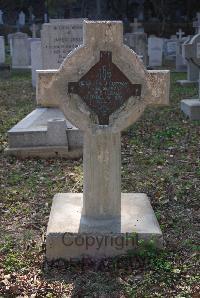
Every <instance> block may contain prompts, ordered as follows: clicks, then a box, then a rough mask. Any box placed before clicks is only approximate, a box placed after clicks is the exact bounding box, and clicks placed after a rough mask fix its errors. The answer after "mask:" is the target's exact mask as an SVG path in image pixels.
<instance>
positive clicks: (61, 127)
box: [6, 108, 83, 158]
mask: <svg viewBox="0 0 200 298" xmlns="http://www.w3.org/2000/svg"><path fill="white" fill-rule="evenodd" d="M82 146H83V135H82V132H81V131H80V130H79V129H77V128H76V127H75V126H74V125H72V124H71V123H70V122H69V121H67V120H66V118H65V117H64V115H63V113H62V112H61V111H60V110H59V109H56V108H50V109H48V108H37V109H35V110H34V111H33V112H31V113H30V114H29V115H27V116H26V117H25V118H24V119H22V120H21V121H20V122H19V123H18V124H16V125H15V126H14V127H13V128H11V129H10V130H9V131H8V148H7V149H6V153H7V154H9V155H15V156H18V157H21V158H25V157H29V156H37V157H43V158H48V157H58V156H59V157H66V158H79V157H80V156H82V151H83V149H82Z"/></svg>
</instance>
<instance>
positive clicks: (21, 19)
mask: <svg viewBox="0 0 200 298" xmlns="http://www.w3.org/2000/svg"><path fill="white" fill-rule="evenodd" d="M18 24H19V26H20V27H23V26H24V25H25V14H24V13H23V11H20V13H19V18H18Z"/></svg>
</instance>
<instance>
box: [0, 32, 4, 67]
mask: <svg viewBox="0 0 200 298" xmlns="http://www.w3.org/2000/svg"><path fill="white" fill-rule="evenodd" d="M3 63H5V41H4V37H3V36H0V64H3Z"/></svg>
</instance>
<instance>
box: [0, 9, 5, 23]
mask: <svg viewBox="0 0 200 298" xmlns="http://www.w3.org/2000/svg"><path fill="white" fill-rule="evenodd" d="M3 23H4V22H3V11H2V10H1V9H0V25H3Z"/></svg>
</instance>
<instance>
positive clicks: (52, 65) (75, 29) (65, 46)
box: [41, 19, 83, 69]
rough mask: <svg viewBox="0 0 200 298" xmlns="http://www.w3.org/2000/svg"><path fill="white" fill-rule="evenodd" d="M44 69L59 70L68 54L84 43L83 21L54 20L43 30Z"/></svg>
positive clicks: (45, 25) (44, 25)
mask: <svg viewBox="0 0 200 298" xmlns="http://www.w3.org/2000/svg"><path fill="white" fill-rule="evenodd" d="M41 41H42V64H43V68H42V69H58V68H59V67H60V64H61V63H62V62H63V60H64V59H65V57H66V56H67V54H68V53H69V52H70V51H71V50H73V49H74V48H76V47H77V46H79V45H81V44H82V42H83V19H72V20H70V19H69V20H56V19H55V20H52V19H51V21H50V23H48V24H43V27H42V30H41Z"/></svg>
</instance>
